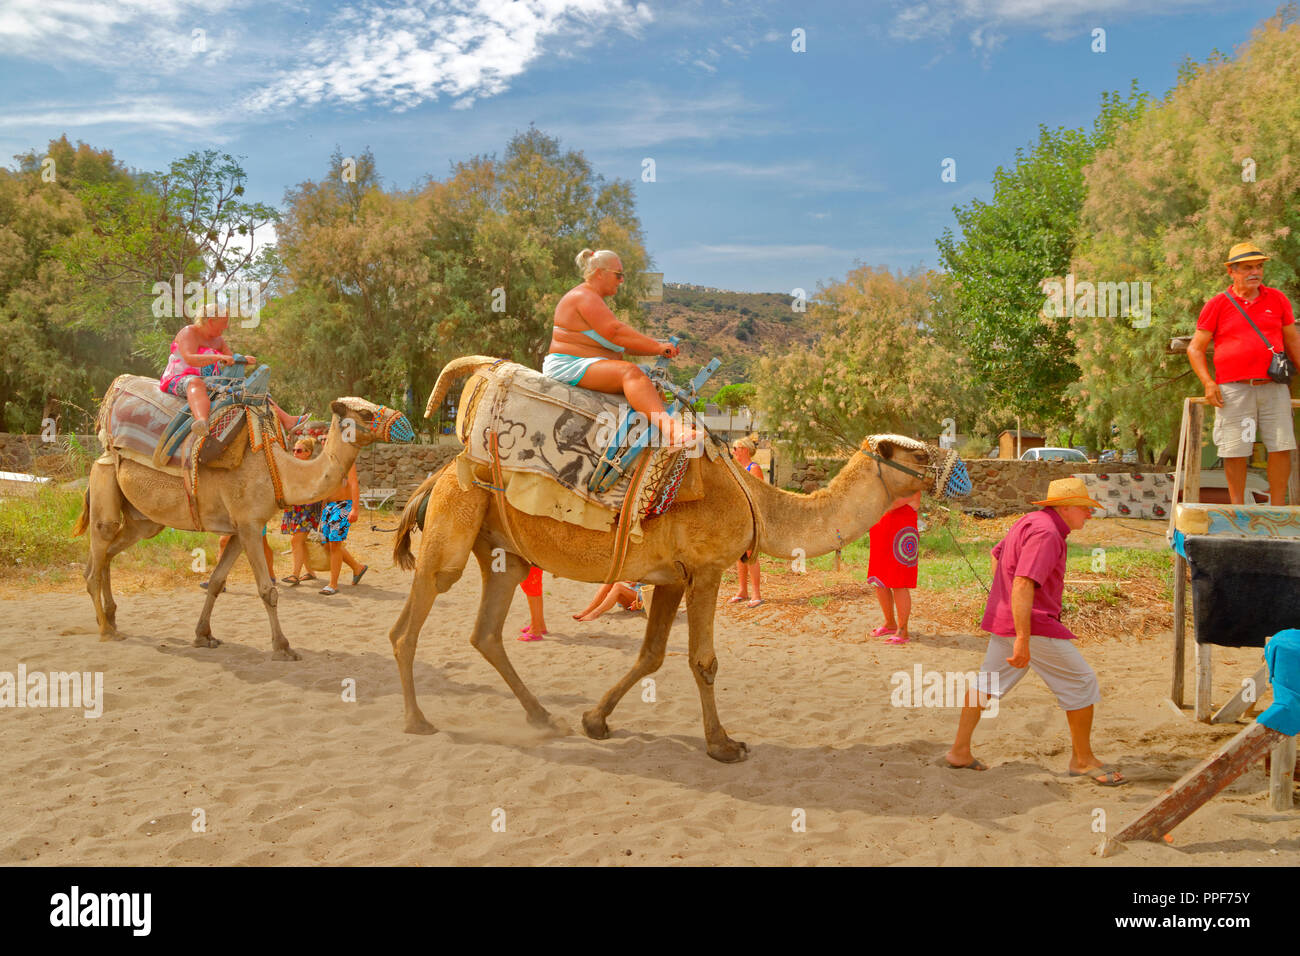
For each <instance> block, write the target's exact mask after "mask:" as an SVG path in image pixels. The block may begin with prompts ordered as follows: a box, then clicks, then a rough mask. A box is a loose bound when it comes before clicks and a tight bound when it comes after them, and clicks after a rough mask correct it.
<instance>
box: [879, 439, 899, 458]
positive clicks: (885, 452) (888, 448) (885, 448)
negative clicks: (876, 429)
mask: <svg viewBox="0 0 1300 956" xmlns="http://www.w3.org/2000/svg"><path fill="white" fill-rule="evenodd" d="M895 451H897V449H896V448H895V447H894V443H893V442H892V441H882V442H877V444H876V453H877V454H878V455H880V457H881V458H884V459H886V460H889V459H892V458H893V457H894V452H895Z"/></svg>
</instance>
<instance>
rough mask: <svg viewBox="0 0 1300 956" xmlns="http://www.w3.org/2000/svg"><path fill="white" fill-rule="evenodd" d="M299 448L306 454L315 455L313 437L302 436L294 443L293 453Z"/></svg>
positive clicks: (314, 440)
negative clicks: (304, 449)
mask: <svg viewBox="0 0 1300 956" xmlns="http://www.w3.org/2000/svg"><path fill="white" fill-rule="evenodd" d="M299 448H306V449H307V451H308V452H310V453H312V454H315V452H316V439H315V437H314V436H312V435H303V436H302V437H301V438H299V439H298V440H297V441H296V442H294V443H293V450H294V451H297V450H298V449H299Z"/></svg>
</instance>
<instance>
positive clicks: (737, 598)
mask: <svg viewBox="0 0 1300 956" xmlns="http://www.w3.org/2000/svg"><path fill="white" fill-rule="evenodd" d="M748 600H749V595H748V594H746V595H745V596H744V597H741V596H740V595H739V594H737V595H736V596H735V597H731V598H727V603H728V604H739V603H740V602H741V601H748Z"/></svg>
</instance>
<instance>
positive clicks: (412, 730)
mask: <svg viewBox="0 0 1300 956" xmlns="http://www.w3.org/2000/svg"><path fill="white" fill-rule="evenodd" d="M402 732H403V733H407V734H425V735H428V734H436V733H437V732H438V728H437V727H435V726H433V724H431V723H429V722H428V721H427V720H425V719H424V717H414V718H412V719H410V720H408V721H407V722H406V726H405V727H403V728H402Z"/></svg>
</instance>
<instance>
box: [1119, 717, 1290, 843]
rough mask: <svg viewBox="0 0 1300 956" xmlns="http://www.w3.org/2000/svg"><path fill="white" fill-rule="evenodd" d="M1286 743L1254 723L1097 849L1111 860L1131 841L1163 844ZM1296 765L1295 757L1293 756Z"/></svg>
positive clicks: (1189, 772)
mask: <svg viewBox="0 0 1300 956" xmlns="http://www.w3.org/2000/svg"><path fill="white" fill-rule="evenodd" d="M1281 739H1282V734H1281V733H1279V732H1278V731H1276V730H1270V729H1269V728H1268V727H1265V726H1264V725H1263V724H1261V723H1253V724H1251V725H1250V726H1249V727H1246V728H1244V729H1243V730H1242V731H1241V733H1239V734H1237V736H1235V737H1233V738H1232V740H1230V741H1228V743H1227V745H1225V746H1224V747H1223V748H1222V749H1220V750H1216V751H1215V752H1214V753H1212V754H1211V755H1210V756H1209V757H1207V758H1206V759H1205V760H1203V761H1201V762H1200V763H1199V764H1197V765H1196V766H1195V767H1193V768H1192V769H1191V770H1189V771H1188V772H1187V773H1186V774H1184V775H1183V776H1182V777H1181V778H1180V779H1179V780H1178V782H1177V783H1175V784H1174V785H1173V786H1171V787H1169V788H1168V789H1167V790H1165V792H1164V793H1162V794H1160V796H1158V797H1156V799H1155V800H1153V801H1152V802H1151V803H1149V804H1147V806H1146V807H1145V808H1143V810H1142V812H1141V813H1140V814H1138V817H1137V819H1136V820H1134V821H1133V822H1132V823H1130V824H1128V825H1127V826H1125V827H1123V828H1122V829H1121V830H1120V831H1119V832H1118V833H1116V834H1115V835H1114V836H1112V837H1107V838H1106V839H1105V840H1103V841H1102V842H1101V846H1100V847H1098V848H1097V852H1098V853H1099V855H1101V856H1109V855H1110V854H1111V853H1113V852H1114V851H1115V850H1116V849H1118V847H1119V845H1120V844H1122V843H1126V842H1127V841H1129V840H1159V839H1161V838H1163V837H1164V835H1165V834H1166V833H1168V832H1169V831H1170V830H1172V829H1173V828H1174V827H1176V826H1178V824H1180V823H1182V822H1183V821H1184V820H1186V819H1187V818H1188V817H1190V816H1191V815H1192V814H1193V813H1195V812H1196V811H1197V810H1199V809H1200V808H1201V807H1202V806H1203V805H1204V804H1205V803H1206V802H1208V801H1209V800H1210V799H1211V798H1212V797H1213V796H1214V795H1215V794H1217V793H1218V792H1219V791H1220V790H1222V789H1223V788H1224V787H1226V786H1228V784H1230V783H1232V781H1234V780H1236V779H1237V778H1238V777H1240V776H1241V775H1242V774H1243V773H1244V772H1245V771H1246V770H1247V769H1248V768H1249V767H1250V766H1251V764H1253V763H1255V761H1257V760H1259V759H1260V758H1262V757H1263V756H1264V752H1265V751H1266V750H1268V749H1269V748H1270V747H1272V746H1273V745H1274V744H1276V743H1277V742H1278V741H1279V740H1281ZM1292 760H1293V764H1294V753H1293V754H1292Z"/></svg>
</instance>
